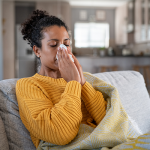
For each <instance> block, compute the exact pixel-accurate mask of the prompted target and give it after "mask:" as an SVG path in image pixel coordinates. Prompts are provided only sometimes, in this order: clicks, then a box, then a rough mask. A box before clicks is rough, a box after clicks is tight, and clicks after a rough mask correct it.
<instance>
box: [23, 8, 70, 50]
mask: <svg viewBox="0 0 150 150" xmlns="http://www.w3.org/2000/svg"><path fill="white" fill-rule="evenodd" d="M54 25H57V26H59V27H61V26H63V27H65V29H66V31H67V32H68V27H67V26H66V24H65V23H64V22H63V21H62V20H60V19H59V18H57V17H55V16H51V15H49V14H48V13H47V12H46V11H42V10H35V11H33V13H32V15H31V16H30V18H29V19H27V20H26V21H25V22H24V23H22V24H21V28H22V29H21V33H22V35H23V39H24V40H28V42H29V43H28V44H30V46H31V47H32V48H33V46H34V45H36V46H37V47H39V48H41V47H42V44H41V40H42V39H43V30H44V29H45V28H46V27H49V26H54Z"/></svg>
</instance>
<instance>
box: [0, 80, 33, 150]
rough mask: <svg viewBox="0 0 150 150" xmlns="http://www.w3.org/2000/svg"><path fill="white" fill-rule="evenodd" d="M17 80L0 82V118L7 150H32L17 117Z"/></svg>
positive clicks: (29, 140)
mask: <svg viewBox="0 0 150 150" xmlns="http://www.w3.org/2000/svg"><path fill="white" fill-rule="evenodd" d="M17 80H18V79H7V80H2V81H0V116H1V118H2V120H3V123H4V126H5V131H6V135H7V139H8V144H9V149H10V150H34V149H35V146H34V145H33V143H32V141H31V138H30V134H29V132H28V131H27V129H26V128H25V126H24V125H23V123H22V121H21V119H20V116H19V109H18V103H17V99H16V95H15V85H16V82H17ZM6 144H7V143H6ZM0 149H1V147H0Z"/></svg>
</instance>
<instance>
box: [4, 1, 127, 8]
mask: <svg viewBox="0 0 150 150" xmlns="http://www.w3.org/2000/svg"><path fill="white" fill-rule="evenodd" d="M2 1H19V2H21V1H22V2H35V1H42V2H48V1H55V2H56V1H57V2H60V1H68V2H69V3H70V5H71V6H90V7H92V6H93V7H118V6H121V5H123V4H125V3H126V2H128V1H129V0H2Z"/></svg>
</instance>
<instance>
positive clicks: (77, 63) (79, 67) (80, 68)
mask: <svg viewBox="0 0 150 150" xmlns="http://www.w3.org/2000/svg"><path fill="white" fill-rule="evenodd" d="M67 50H68V53H69V54H71V55H72V58H73V59H74V64H75V65H76V67H77V69H78V71H79V74H80V78H81V85H82V86H83V85H84V83H85V82H86V80H85V78H84V75H83V70H82V66H81V65H80V63H79V61H78V60H77V58H76V57H75V56H74V55H73V54H72V53H71V51H70V49H67Z"/></svg>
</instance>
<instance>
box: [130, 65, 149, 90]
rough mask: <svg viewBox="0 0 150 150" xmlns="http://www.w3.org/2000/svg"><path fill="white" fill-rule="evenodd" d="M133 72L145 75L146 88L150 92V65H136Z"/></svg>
mask: <svg viewBox="0 0 150 150" xmlns="http://www.w3.org/2000/svg"><path fill="white" fill-rule="evenodd" d="M133 70H135V71H138V72H140V73H141V74H143V76H144V80H145V83H146V87H147V89H148V90H150V65H143V66H139V65H135V66H133Z"/></svg>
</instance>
